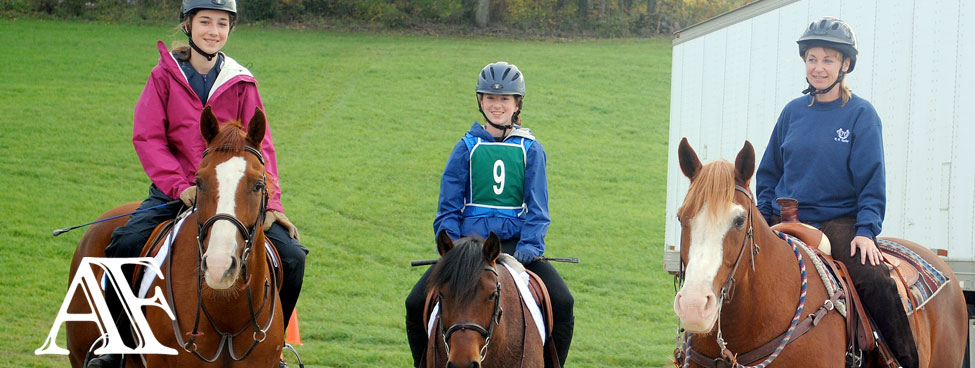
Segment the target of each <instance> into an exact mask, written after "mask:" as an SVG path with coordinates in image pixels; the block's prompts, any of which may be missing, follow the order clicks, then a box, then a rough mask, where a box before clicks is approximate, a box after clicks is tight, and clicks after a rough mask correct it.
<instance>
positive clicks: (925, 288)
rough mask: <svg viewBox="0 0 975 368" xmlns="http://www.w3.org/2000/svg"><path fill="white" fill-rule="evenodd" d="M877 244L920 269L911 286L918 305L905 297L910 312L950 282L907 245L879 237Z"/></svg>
mask: <svg viewBox="0 0 975 368" xmlns="http://www.w3.org/2000/svg"><path fill="white" fill-rule="evenodd" d="M877 246H878V247H879V248H880V250H881V251H883V252H884V253H888V254H891V255H894V256H896V257H897V258H900V259H901V260H902V261H904V262H907V263H908V264H910V265H911V266H912V267H914V268H915V269H917V271H918V274H919V276H920V277H918V279H917V281H916V282H914V283H913V284H911V285H910V287H909V289H910V290H911V293H913V294H914V299H915V300H916V301H917V303H918V305H912V304H911V303H910V298H905V299H906V300H905V309H906V310H907V313H908V314H910V313H913V312H914V310H915V309H917V308H921V307H923V306H924V304H926V303H927V302H928V301H929V300H931V298H932V297H934V296H935V295H936V294H937V293H938V292H939V291H941V288H943V287H944V286H945V285H946V284H947V283H948V277H947V276H945V275H944V274H943V273H941V271H938V269H936V268H934V266H932V265H931V264H930V263H928V261H925V260H924V258H921V256H919V255H918V254H917V253H915V252H914V251H912V250H910V249H908V248H907V247H905V246H903V245H900V244H897V243H895V242H892V241H890V240H886V239H877Z"/></svg>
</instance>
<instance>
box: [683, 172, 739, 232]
mask: <svg viewBox="0 0 975 368" xmlns="http://www.w3.org/2000/svg"><path fill="white" fill-rule="evenodd" d="M734 199H735V166H734V165H732V164H731V163H730V162H728V161H725V160H717V161H714V162H711V163H708V164H706V165H704V166H703V167H701V170H700V171H699V172H698V173H697V175H695V176H694V178H693V179H692V180H691V187H690V188H688V190H687V196H686V197H684V203H683V204H682V205H681V206H680V209H678V210H677V216H679V217H681V218H687V217H693V216H695V215H697V214H698V213H699V212H701V209H702V208H704V206H705V205H708V216H710V217H711V218H717V217H718V215H719V214H720V213H719V212H718V211H719V210H721V209H724V208H728V206H729V205H730V204H731V202H733V201H734Z"/></svg>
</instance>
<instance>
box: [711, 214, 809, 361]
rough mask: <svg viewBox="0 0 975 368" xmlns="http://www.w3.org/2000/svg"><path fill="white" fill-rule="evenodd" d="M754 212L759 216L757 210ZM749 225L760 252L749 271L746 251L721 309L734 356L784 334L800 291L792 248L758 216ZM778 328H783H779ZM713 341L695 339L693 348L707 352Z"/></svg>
mask: <svg viewBox="0 0 975 368" xmlns="http://www.w3.org/2000/svg"><path fill="white" fill-rule="evenodd" d="M753 210H754V211H755V213H758V212H757V209H754V208H753ZM752 226H753V227H754V229H753V231H754V236H755V244H756V246H757V247H758V249H759V252H758V255H755V269H754V270H752V264H751V259H750V258H749V257H750V255H749V254H750V253H749V252H750V250H749V249H746V250H745V252H746V254H745V256H743V257H742V261H741V262H742V263H741V265H739V267H738V272H737V275H736V277H735V285H734V291H733V294H731V301H730V302H729V303H728V304H725V305H723V306H722V307H721V331H722V336H723V337H724V339H725V340H726V341H728V343H729V348H732V349H733V350H734V352H736V353H742V352H746V351H750V350H752V349H755V348H757V347H759V346H761V345H762V344H764V343H766V342H768V341H770V340H771V339H772V338H775V337H776V336H778V335H779V334H781V333H783V332H785V330H786V328H787V327H788V326H789V323H790V321H791V320H792V318H793V316H794V315H795V311H796V306H797V303H798V300H799V298H798V297H799V290H800V288H801V275H800V273H799V266H798V264H797V261H796V256H795V253H794V252H793V250H792V247H791V246H790V245H789V244H788V243H786V242H785V241H783V240H782V239H781V238H779V237H778V236H777V235H775V233H774V232H773V231H772V230H771V229H770V228H769V226H768V224H766V223H765V220H764V219H762V218H761V217H756V218H755V219H754V223H753V225H752ZM747 246H749V245H747V244H746V247H747ZM807 267H808V266H807ZM809 271H810V270H808V269H807V272H809ZM807 304H808V303H807ZM759 326H760V327H759ZM779 326H784V327H781V329H779ZM715 338H716V336H715V335H713V334H712V335H709V336H708V337H707V338H705V339H695V346H696V345H698V344H703V345H704V346H703V347H706V349H702V350H710V349H711V348H713V347H715V346H716V344H715V343H714V341H715ZM699 340H700V341H699ZM695 350H697V347H695ZM702 352H704V351H702Z"/></svg>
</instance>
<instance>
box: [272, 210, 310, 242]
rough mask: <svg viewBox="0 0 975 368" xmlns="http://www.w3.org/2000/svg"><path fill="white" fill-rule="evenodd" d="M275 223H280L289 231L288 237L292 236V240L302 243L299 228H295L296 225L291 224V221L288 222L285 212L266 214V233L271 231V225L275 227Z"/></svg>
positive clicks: (273, 211)
mask: <svg viewBox="0 0 975 368" xmlns="http://www.w3.org/2000/svg"><path fill="white" fill-rule="evenodd" d="M275 221H277V222H280V223H281V226H284V228H285V229H288V235H290V236H291V238H292V239H295V240H298V241H301V238H299V237H298V228H297V227H295V224H292V223H291V220H288V216H285V215H284V213H283V212H278V211H275V210H268V211H267V212H266V213H265V214H264V231H268V230H270V229H271V225H274V222H275Z"/></svg>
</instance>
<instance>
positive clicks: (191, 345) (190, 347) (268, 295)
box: [166, 146, 278, 363]
mask: <svg viewBox="0 0 975 368" xmlns="http://www.w3.org/2000/svg"><path fill="white" fill-rule="evenodd" d="M244 150H245V151H247V152H250V153H251V154H253V155H254V156H257V159H258V161H260V163H261V166H264V157H263V156H262V155H261V152H260V151H258V150H257V149H256V148H253V147H250V146H244ZM209 152H210V149H209V148H208V149H206V150H205V151H204V152H203V157H206V155H207V154H208V153H209ZM261 182H262V183H266V182H267V177H266V175H262V177H261ZM267 200H268V193H267V187H266V185H265V186H263V187H262V188H261V206H260V208H259V211H258V215H257V221H256V222H254V225H253V226H251V228H250V229H247V226H246V225H244V223H243V222H241V221H240V219H238V218H237V217H236V216H234V215H232V214H228V213H218V214H215V215H213V216H211V217H210V218H208V219H207V220H206V221H204V222H203V223H202V224H201V223H200V222H199V219H197V223H196V225H197V235H196V243H197V256H198V258H197V262H198V265H197V284H196V286H197V301H198V303H197V307H196V318H195V321H194V323H193V331H192V332H186V335H187V339H186V340H185V341H184V340H183V336H182V334H181V333H182V329H181V328H180V326H179V318H178V317H177V318H174V319H173V332H174V333H175V335H176V341H177V343H179V345H180V346H181V347H182V348H183V350H185V351H187V352H190V353H192V354H194V355H196V357H197V358H199V359H200V360H203V361H205V362H207V363H213V362H215V361H216V360H217V359H219V358H220V354H221V353H222V352H223V348H224V346H228V352H229V353H230V358H231V359H233V360H234V361H240V360H244V359H246V358H247V357H248V356H249V355H250V353H251V352H252V351H253V350H254V348H255V347H256V346H257V344H258V343H260V342H263V341H264V340H265V339H266V338H267V331H268V330H269V329H270V328H271V323H272V322H273V321H274V312H275V309H276V308H275V301H276V299H277V297H278V285H277V281H276V280H277V276H276V275H275V273H276V271H275V269H274V268H273V267H272V266H271V265H268V269H269V271H270V272H271V275H270V276H271V277H270V281H269V279H268V278H265V279H264V298H263V302H262V303H261V306H260V308H258V309H257V310H256V311H255V310H254V299H253V296H252V294H251V289H250V287H249V286H250V281H251V280H250V274H249V273H248V272H247V264H248V262H249V259H250V255H251V251H252V249H253V246H254V239H255V238H256V237H257V233H258V231H259V230H260V226H262V225H263V223H264V216H265V212H266V211H267ZM195 203H196V201H195V200H194V208H193V210H194V211H195V210H196V205H195ZM221 220H223V221H227V222H230V223H231V224H233V225H234V227H236V228H237V231H238V232H239V233H240V234H241V236H242V237H243V238H244V239H247V240H246V243H245V244H244V249H243V251H242V256H241V261H240V262H241V265H240V267H241V275H242V277H243V280H242V281H243V282H244V285H243V286H242V288H243V289H244V290H246V293H247V307H248V310H249V312H250V321H249V323H248V324H247V325H246V326H244V327H243V328H241V329H240V330H239V331H237V332H236V333H231V332H224V331H221V330H220V329H219V328H217V326H216V323H214V321H213V317H212V315H211V314H210V312H209V311H208V310H207V308H206V304H204V303H203V267H202V262H203V253H204V251H203V248H204V246H205V244H203V242H204V238H205V237H206V236H205V235H204V234H206V233H207V232H208V231H209V230H210V228H211V227H213V224H214V223H216V222H217V221H221ZM261 246H263V244H262V245H261ZM173 253H174V252H173V251H170V252H169V262H168V268H169V275H172V274H173V272H172V268H173V259H172V256H173ZM172 279H173V278H172V277H171V276H170V277H167V279H166V284H167V287H168V297H169V300H168V301H169V307H170V309H171V310H173V311H176V306H175V305H174V303H175V302H174V300H175V299H174V298H173V285H172ZM268 301H270V304H266V303H267V302H268ZM266 305H270V308H271V309H270V314H269V315H268V320H267V323H266V324H265V325H264V327H261V326H259V324H258V322H257V317H258V315H260V314H261V312H262V311H263V310H264V307H265V306H266ZM200 311H202V312H203V315H205V316H206V319H207V322H209V323H210V327H211V328H212V329H213V330H214V331H215V332H216V333H217V334H218V335H220V345H219V346H218V347H217V352H216V353H215V354H214V355H213V357H212V358H206V357H204V356H203V355H201V354H200V353H199V351H198V347H197V344H196V339H197V338H199V337H200V336H203V333H202V332H200V331H199V327H200ZM247 328H253V329H254V333H253V336H252V338H253V341H252V342H251V345H250V347H249V348H248V349H247V351H246V352H245V353H244V354H243V355H242V356H237V354H236V353H235V351H234V344H233V339H234V338H235V337H237V336H239V335H241V334H243V333H244V331H245V330H247Z"/></svg>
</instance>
